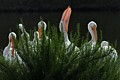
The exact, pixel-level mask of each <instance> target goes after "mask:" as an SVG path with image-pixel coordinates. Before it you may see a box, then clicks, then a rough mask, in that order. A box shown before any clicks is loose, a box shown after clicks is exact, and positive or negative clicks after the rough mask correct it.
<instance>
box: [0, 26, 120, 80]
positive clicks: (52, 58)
mask: <svg viewBox="0 0 120 80" xmlns="http://www.w3.org/2000/svg"><path fill="white" fill-rule="evenodd" d="M50 26H51V25H50V24H49V26H48V28H49V29H48V31H47V32H43V36H42V38H41V40H36V44H34V45H33V44H32V45H31V44H30V43H29V41H28V39H27V36H26V35H24V36H22V37H21V34H20V35H19V39H16V40H14V42H15V49H16V51H17V53H18V54H19V55H20V57H21V58H22V60H23V63H19V61H17V62H13V63H12V64H10V63H9V61H5V60H4V58H3V57H2V56H1V57H0V80H120V59H119V57H118V59H117V60H116V61H115V60H114V59H112V58H111V57H108V56H109V54H110V53H111V51H107V52H105V51H103V50H99V48H100V46H99V44H98V45H96V47H94V48H92V47H91V46H90V45H89V44H86V43H87V42H88V39H83V40H82V42H81V44H80V45H78V46H79V47H78V48H79V49H80V51H79V52H77V51H75V50H74V49H75V46H73V47H72V48H71V50H70V51H69V52H67V51H66V48H65V44H64V37H63V33H61V34H59V32H58V31H57V29H56V28H55V27H53V26H52V27H50ZM78 26H79V24H78ZM46 35H47V36H48V37H49V39H46V38H45V36H46ZM30 36H33V35H30ZM79 37H80V29H79V28H78V32H77V33H76V34H75V35H74V36H72V35H71V38H70V40H71V41H72V42H74V45H77V44H78V43H79Z"/></svg>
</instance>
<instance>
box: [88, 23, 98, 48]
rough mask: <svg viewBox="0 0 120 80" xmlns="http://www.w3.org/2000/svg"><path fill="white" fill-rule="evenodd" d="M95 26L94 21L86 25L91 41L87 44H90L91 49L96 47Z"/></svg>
mask: <svg viewBox="0 0 120 80" xmlns="http://www.w3.org/2000/svg"><path fill="white" fill-rule="evenodd" d="M96 28H97V24H96V23H95V22H94V21H90V22H89V23H88V31H89V32H90V34H91V40H90V41H89V43H90V44H91V46H92V47H94V46H95V45H96V42H97V30H96Z"/></svg>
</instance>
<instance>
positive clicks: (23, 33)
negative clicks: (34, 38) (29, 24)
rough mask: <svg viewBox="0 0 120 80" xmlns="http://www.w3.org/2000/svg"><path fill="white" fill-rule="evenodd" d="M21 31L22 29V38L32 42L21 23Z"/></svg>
mask: <svg viewBox="0 0 120 80" xmlns="http://www.w3.org/2000/svg"><path fill="white" fill-rule="evenodd" d="M19 29H20V30H21V32H22V34H21V37H23V38H25V37H26V38H27V39H28V41H29V40H30V35H29V34H28V33H27V32H26V30H25V28H24V26H23V24H21V23H20V24H19Z"/></svg>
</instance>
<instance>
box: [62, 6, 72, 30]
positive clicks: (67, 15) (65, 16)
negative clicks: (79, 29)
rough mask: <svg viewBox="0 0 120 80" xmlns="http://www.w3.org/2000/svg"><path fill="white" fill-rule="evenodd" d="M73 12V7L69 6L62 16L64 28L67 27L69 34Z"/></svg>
mask: <svg viewBox="0 0 120 80" xmlns="http://www.w3.org/2000/svg"><path fill="white" fill-rule="evenodd" d="M71 12H72V10H71V7H70V6H68V7H67V9H66V10H65V11H64V12H63V15H62V19H61V20H62V21H63V22H64V27H65V30H66V32H68V25H69V19H70V15H71Z"/></svg>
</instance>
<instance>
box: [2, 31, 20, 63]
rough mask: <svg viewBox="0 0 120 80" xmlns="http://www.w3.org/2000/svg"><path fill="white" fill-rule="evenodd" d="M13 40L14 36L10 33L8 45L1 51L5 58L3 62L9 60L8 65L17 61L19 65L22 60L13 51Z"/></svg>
mask: <svg viewBox="0 0 120 80" xmlns="http://www.w3.org/2000/svg"><path fill="white" fill-rule="evenodd" d="M13 39H16V34H15V33H14V32H11V33H9V43H8V45H7V46H6V47H5V48H4V50H3V56H4V57H5V60H9V61H10V63H12V62H13V61H16V60H17V59H18V61H19V62H20V63H22V59H21V58H20V57H19V55H18V54H17V52H16V51H15V48H14V40H13Z"/></svg>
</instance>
